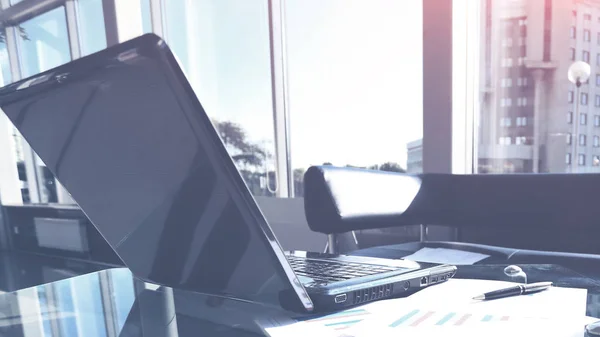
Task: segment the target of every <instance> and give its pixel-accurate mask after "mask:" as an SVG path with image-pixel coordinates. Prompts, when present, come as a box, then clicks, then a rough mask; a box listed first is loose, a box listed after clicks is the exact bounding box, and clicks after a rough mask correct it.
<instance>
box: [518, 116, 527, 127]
mask: <svg viewBox="0 0 600 337" xmlns="http://www.w3.org/2000/svg"><path fill="white" fill-rule="evenodd" d="M526 125H527V117H517V126H526Z"/></svg>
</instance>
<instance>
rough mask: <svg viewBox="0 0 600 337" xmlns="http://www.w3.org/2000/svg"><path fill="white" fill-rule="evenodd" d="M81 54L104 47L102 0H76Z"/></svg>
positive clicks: (87, 53)
mask: <svg viewBox="0 0 600 337" xmlns="http://www.w3.org/2000/svg"><path fill="white" fill-rule="evenodd" d="M77 6H78V7H77V15H78V17H79V18H78V19H79V20H78V21H79V25H78V26H79V40H80V41H81V55H82V56H85V55H89V54H92V53H95V52H97V51H100V50H102V49H104V48H106V33H105V30H104V14H103V12H102V0H83V1H77Z"/></svg>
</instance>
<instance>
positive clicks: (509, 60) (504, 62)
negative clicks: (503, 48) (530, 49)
mask: <svg viewBox="0 0 600 337" xmlns="http://www.w3.org/2000/svg"><path fill="white" fill-rule="evenodd" d="M500 66H501V67H503V68H510V67H512V66H513V59H512V58H510V57H508V58H503V59H502V61H501V64H500Z"/></svg>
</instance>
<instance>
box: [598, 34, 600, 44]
mask: <svg viewBox="0 0 600 337" xmlns="http://www.w3.org/2000/svg"><path fill="white" fill-rule="evenodd" d="M598 44H600V33H598Z"/></svg>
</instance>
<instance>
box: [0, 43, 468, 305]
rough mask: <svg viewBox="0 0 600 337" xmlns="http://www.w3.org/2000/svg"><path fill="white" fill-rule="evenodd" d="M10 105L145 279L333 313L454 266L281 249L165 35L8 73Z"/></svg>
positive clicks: (7, 109)
mask: <svg viewBox="0 0 600 337" xmlns="http://www.w3.org/2000/svg"><path fill="white" fill-rule="evenodd" d="M0 108H1V109H2V111H3V112H4V113H5V114H6V115H7V116H8V117H9V118H10V120H11V121H12V122H13V124H14V125H15V127H16V128H17V129H18V130H19V131H20V132H21V134H22V135H23V137H24V138H25V139H26V141H27V142H28V143H29V144H30V145H31V147H32V148H33V149H34V151H35V152H36V153H37V154H38V156H39V157H40V158H41V159H42V161H43V162H44V163H45V164H46V166H47V167H48V169H50V170H51V171H52V172H53V173H54V175H55V176H56V177H57V179H58V180H59V181H60V182H61V183H62V185H63V186H64V187H65V188H66V189H67V191H68V192H69V193H70V194H71V196H72V197H73V199H74V200H75V201H76V202H77V203H78V205H79V206H80V207H81V209H82V211H83V212H84V213H85V214H86V216H87V217H88V218H89V219H90V221H91V222H92V223H93V225H94V226H95V228H96V229H97V230H98V232H99V233H100V234H101V235H102V236H103V237H104V239H105V240H106V241H107V242H108V243H109V244H110V246H111V247H112V249H113V250H114V251H115V252H116V253H117V254H118V256H119V257H120V258H121V260H122V261H123V263H124V264H125V265H126V266H127V267H128V268H129V269H130V270H131V271H132V272H133V274H134V275H136V277H138V278H140V279H142V280H145V281H148V282H152V283H156V284H159V285H165V286H169V287H173V288H178V289H185V290H190V291H194V292H199V293H207V294H211V295H215V296H227V297H229V298H235V299H239V300H242V301H252V302H257V303H261V304H264V305H274V306H282V307H284V308H285V309H286V310H293V311H299V312H315V311H318V312H324V311H332V310H340V309H344V308H347V307H350V306H354V305H357V304H363V303H367V302H370V301H375V300H379V299H383V298H389V297H393V296H402V295H406V294H409V293H410V292H412V291H415V290H417V289H420V288H422V287H425V286H429V285H431V284H434V282H432V279H433V278H435V279H436V280H437V282H442V281H445V280H447V279H448V278H450V277H452V276H453V275H454V273H455V271H456V267H454V266H450V265H435V264H428V263H417V262H414V261H407V260H390V259H379V258H366V257H352V256H343V255H329V254H321V253H307V252H289V253H284V251H283V250H282V248H281V246H280V245H279V243H278V241H277V239H276V237H275V235H274V234H273V232H272V230H271V228H270V227H269V224H268V223H267V220H266V219H265V217H264V216H263V214H262V213H261V211H260V209H259V207H258V206H257V204H256V202H255V200H254V198H253V196H252V195H251V193H250V191H249V190H248V188H247V187H246V185H245V183H244V181H243V179H242V177H241V175H240V173H239V172H238V170H237V169H236V167H235V164H234V162H233V161H232V159H231V157H230V156H229V154H228V153H227V151H226V148H225V146H224V145H223V143H222V142H221V140H220V138H219V136H218V134H217V132H216V131H215V129H214V127H213V125H212V123H211V120H210V118H209V117H208V116H207V114H206V113H205V111H204V110H203V108H202V106H201V104H200V102H199V101H198V99H197V98H196V96H195V94H194V92H193V90H192V88H191V86H190V84H189V83H188V81H187V80H186V77H185V75H184V73H183V72H182V70H181V69H180V67H179V65H178V63H177V61H176V59H175V57H174V56H173V53H172V52H171V50H170V49H169V48H168V46H167V45H166V44H165V42H164V41H163V40H161V39H160V38H159V37H157V36H156V35H152V34H148V35H144V36H141V37H138V38H136V39H133V40H130V41H128V42H125V43H122V44H119V45H116V46H114V47H111V48H108V49H105V50H103V51H100V52H98V53H95V54H93V55H90V56H86V57H83V58H81V59H78V60H75V61H73V62H70V63H68V64H65V65H63V66H60V67H57V68H55V69H52V70H49V71H46V72H44V73H41V74H38V75H35V76H33V77H30V78H28V79H24V80H22V81H19V82H16V83H13V84H10V85H8V86H6V87H4V88H2V89H0ZM442 278H443V279H442Z"/></svg>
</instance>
